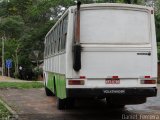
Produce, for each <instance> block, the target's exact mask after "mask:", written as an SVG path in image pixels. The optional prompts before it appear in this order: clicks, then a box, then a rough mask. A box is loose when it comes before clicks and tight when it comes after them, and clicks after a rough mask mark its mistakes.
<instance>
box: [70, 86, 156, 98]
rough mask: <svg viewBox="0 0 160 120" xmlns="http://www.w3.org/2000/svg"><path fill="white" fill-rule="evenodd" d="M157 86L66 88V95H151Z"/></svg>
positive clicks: (154, 92)
mask: <svg viewBox="0 0 160 120" xmlns="http://www.w3.org/2000/svg"><path fill="white" fill-rule="evenodd" d="M156 95H157V88H156V87H152V88H93V89H92V88H67V97H77V98H78V97H87V98H88V97H118V96H119V97H153V96H156Z"/></svg>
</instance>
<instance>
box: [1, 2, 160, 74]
mask: <svg viewBox="0 0 160 120" xmlns="http://www.w3.org/2000/svg"><path fill="white" fill-rule="evenodd" d="M81 2H82V3H83V4H89V3H104V2H118V3H129V2H131V3H132V4H145V0H81ZM75 4H76V2H75V0H9V1H8V0H3V1H2V2H0V38H2V37H3V38H5V59H7V58H11V59H13V62H14V65H15V68H16V67H17V66H18V65H19V66H23V67H27V68H28V67H29V68H35V67H36V66H37V65H35V64H33V63H32V61H33V56H32V57H30V56H31V54H32V53H33V51H35V50H38V51H40V53H41V55H43V51H44V37H45V35H46V34H47V32H48V31H49V29H50V28H51V27H52V26H53V25H54V24H55V22H56V21H57V19H58V18H59V17H60V16H61V15H62V14H63V12H64V10H65V9H67V8H68V7H69V6H71V5H75ZM62 8H65V9H62ZM156 8H157V9H156V15H155V17H156V30H157V41H159V42H160V32H159V31H160V9H159V8H160V1H158V0H157V2H156ZM0 46H1V43H0ZM0 52H1V47H0ZM17 58H18V61H17ZM31 58H32V59H31ZM41 58H43V56H41ZM16 64H18V65H16ZM14 74H15V76H18V73H17V70H16V69H15V72H14Z"/></svg>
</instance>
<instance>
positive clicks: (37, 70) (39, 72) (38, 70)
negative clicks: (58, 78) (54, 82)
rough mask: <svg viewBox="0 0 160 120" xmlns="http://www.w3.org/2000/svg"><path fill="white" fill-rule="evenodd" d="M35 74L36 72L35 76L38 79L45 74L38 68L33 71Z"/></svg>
mask: <svg viewBox="0 0 160 120" xmlns="http://www.w3.org/2000/svg"><path fill="white" fill-rule="evenodd" d="M33 72H34V74H35V76H36V77H38V75H42V74H43V69H42V68H38V67H36V68H35V69H34V70H33Z"/></svg>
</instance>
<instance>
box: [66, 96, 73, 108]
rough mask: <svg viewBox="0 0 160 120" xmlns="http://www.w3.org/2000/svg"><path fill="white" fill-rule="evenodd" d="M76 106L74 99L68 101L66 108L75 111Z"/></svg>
mask: <svg viewBox="0 0 160 120" xmlns="http://www.w3.org/2000/svg"><path fill="white" fill-rule="evenodd" d="M74 106H75V99H74V98H67V99H66V108H67V109H73V108H74Z"/></svg>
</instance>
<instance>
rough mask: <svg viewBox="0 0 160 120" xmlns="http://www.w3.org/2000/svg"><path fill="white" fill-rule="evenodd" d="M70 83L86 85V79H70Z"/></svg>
mask: <svg viewBox="0 0 160 120" xmlns="http://www.w3.org/2000/svg"><path fill="white" fill-rule="evenodd" d="M68 85H84V80H68Z"/></svg>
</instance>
